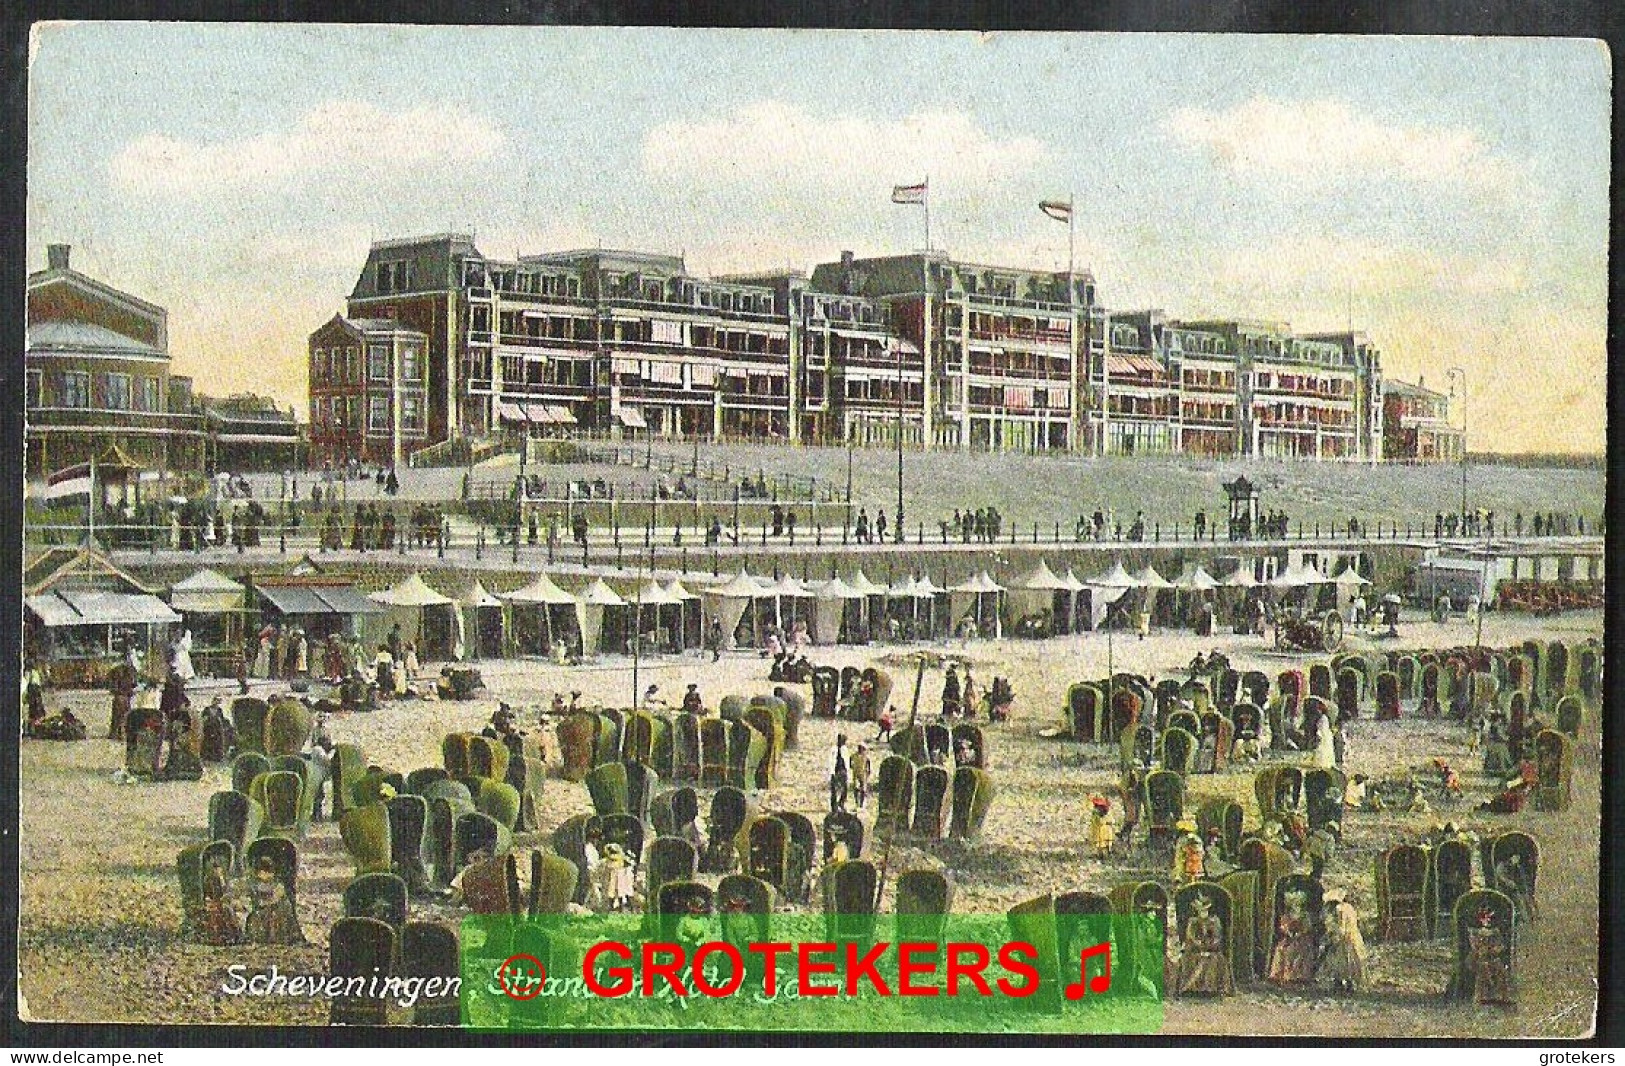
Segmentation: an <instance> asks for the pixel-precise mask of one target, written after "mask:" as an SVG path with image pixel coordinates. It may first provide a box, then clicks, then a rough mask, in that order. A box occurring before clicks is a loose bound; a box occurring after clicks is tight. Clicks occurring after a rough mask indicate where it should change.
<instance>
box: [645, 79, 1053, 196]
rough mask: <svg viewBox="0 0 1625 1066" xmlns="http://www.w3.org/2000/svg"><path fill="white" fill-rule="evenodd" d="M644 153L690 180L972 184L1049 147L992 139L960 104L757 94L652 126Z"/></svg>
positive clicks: (1022, 166)
mask: <svg viewBox="0 0 1625 1066" xmlns="http://www.w3.org/2000/svg"><path fill="white" fill-rule="evenodd" d="M642 155H643V168H644V170H645V171H647V172H648V173H649V174H650V176H651V177H655V178H665V179H673V180H680V181H686V182H692V183H694V184H697V185H704V184H710V183H718V182H727V183H737V182H747V183H749V182H769V183H774V184H780V185H791V186H796V187H806V186H837V187H838V186H852V185H858V184H870V185H875V184H878V185H889V184H892V183H898V184H901V183H907V182H915V181H919V180H920V179H921V178H922V177H924V176H926V175H927V174H929V175H930V176H931V178H932V180H933V181H935V180H937V179H939V178H940V179H943V180H944V181H951V182H958V183H962V184H964V185H966V186H974V185H977V184H987V183H995V182H1003V181H1008V180H1010V179H1013V178H1016V177H1018V176H1021V175H1023V174H1025V173H1026V172H1028V171H1029V170H1031V169H1032V168H1033V167H1034V166H1035V165H1038V164H1040V163H1042V162H1043V161H1044V160H1045V159H1047V158H1048V155H1049V151H1048V149H1047V147H1046V146H1045V145H1044V143H1043V142H1041V141H1039V140H1038V139H1036V138H1033V137H1010V138H1004V139H1001V138H999V137H996V136H994V135H993V134H991V133H989V132H988V131H987V130H985V129H983V128H982V127H981V126H980V125H979V124H978V123H977V122H976V120H975V119H973V118H972V117H971V116H969V115H966V114H963V113H960V112H948V111H927V112H921V113H919V114H914V115H909V116H907V117H906V118H901V119H895V120H875V119H870V118H862V117H857V116H839V117H823V116H818V115H812V114H809V113H808V112H806V111H803V110H801V109H800V108H798V107H796V106H794V105H791V104H787V103H783V102H781V101H777V100H763V101H759V102H757V103H753V104H749V105H747V106H745V107H743V108H741V109H739V111H738V112H737V113H735V114H734V115H732V116H729V117H726V118H719V119H712V120H678V121H674V122H667V123H664V124H662V125H660V126H657V127H655V128H654V129H653V130H651V131H650V132H649V134H648V135H647V136H646V137H645V138H644V141H643V153H642Z"/></svg>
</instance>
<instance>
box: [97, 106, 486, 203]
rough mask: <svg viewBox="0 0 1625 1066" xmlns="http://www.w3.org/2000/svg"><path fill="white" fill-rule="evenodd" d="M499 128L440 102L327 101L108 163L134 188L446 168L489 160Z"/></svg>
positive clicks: (129, 149)
mask: <svg viewBox="0 0 1625 1066" xmlns="http://www.w3.org/2000/svg"><path fill="white" fill-rule="evenodd" d="M502 140H503V138H502V133H501V131H500V130H498V129H497V127H496V126H495V125H494V124H493V123H492V122H491V121H490V120H488V119H486V118H484V117H483V116H480V115H471V114H467V113H465V112H462V111H458V110H454V109H452V108H448V107H443V106H440V105H434V104H430V105H426V106H423V107H414V108H409V109H407V110H404V111H385V110H384V109H382V108H379V107H377V106H374V105H372V104H368V103H361V102H354V101H344V100H330V101H328V102H326V103H323V104H320V105H318V106H317V107H315V108H313V109H312V110H310V111H308V112H306V113H305V114H304V115H303V116H301V117H300V118H299V120H298V121H297V122H296V123H295V124H294V125H293V126H292V127H291V128H288V129H283V130H276V131H271V132H267V133H261V134H256V135H255V136H252V137H246V138H242V139H239V140H233V141H215V142H203V141H196V140H181V139H178V138H175V137H167V136H164V135H163V134H149V135H147V136H145V137H141V138H139V139H137V140H135V141H132V142H130V143H129V144H127V145H125V146H124V147H123V148H122V149H121V150H120V151H119V152H118V153H117V154H116V155H115V156H114V157H113V159H112V161H111V162H110V163H109V171H110V173H111V175H112V178H113V180H114V182H116V183H117V184H119V185H121V186H123V187H125V188H127V189H131V190H134V191H142V192H163V193H194V192H200V191H216V190H221V189H229V188H234V187H242V186H249V185H253V184H256V183H265V182H274V181H278V180H283V179H288V178H293V177H309V176H311V175H315V174H332V173H341V172H342V173H346V175H347V177H349V178H354V177H355V176H356V175H357V174H366V173H371V172H373V171H374V170H381V171H383V172H385V173H396V172H397V170H396V168H400V167H436V166H442V167H443V166H449V165H451V164H452V163H454V162H455V163H458V164H462V163H467V162H470V161H477V160H481V159H487V158H490V157H491V156H492V155H493V154H495V152H496V151H497V149H498V148H499V147H500V146H501V144H502Z"/></svg>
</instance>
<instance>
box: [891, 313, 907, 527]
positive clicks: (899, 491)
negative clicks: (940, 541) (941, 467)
mask: <svg viewBox="0 0 1625 1066" xmlns="http://www.w3.org/2000/svg"><path fill="white" fill-rule="evenodd" d="M893 343H894V344H896V346H897V526H896V529H897V543H899V544H901V543H903V395H904V391H905V390H904V388H903V346H902V344H901V343H898V342H895V341H894V342H893Z"/></svg>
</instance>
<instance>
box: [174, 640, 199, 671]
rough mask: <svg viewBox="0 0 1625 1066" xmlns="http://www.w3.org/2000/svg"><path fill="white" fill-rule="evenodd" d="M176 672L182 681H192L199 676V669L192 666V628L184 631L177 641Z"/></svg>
mask: <svg viewBox="0 0 1625 1066" xmlns="http://www.w3.org/2000/svg"><path fill="white" fill-rule="evenodd" d="M175 673H176V674H178V675H180V679H181V680H182V681H190V680H192V679H193V678H194V677H196V676H197V670H196V669H195V668H193V666H192V631H191V630H190V629H188V630H185V631H183V632H182V633H181V635H180V639H179V640H177V641H175Z"/></svg>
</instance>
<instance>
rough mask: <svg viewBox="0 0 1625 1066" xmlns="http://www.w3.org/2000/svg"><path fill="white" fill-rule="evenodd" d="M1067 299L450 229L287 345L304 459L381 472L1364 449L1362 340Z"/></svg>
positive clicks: (1043, 288)
mask: <svg viewBox="0 0 1625 1066" xmlns="http://www.w3.org/2000/svg"><path fill="white" fill-rule="evenodd" d="M1070 280H1071V285H1070V288H1069V285H1068V276H1067V275H1066V274H1064V273H1056V272H1052V271H1033V270H1024V269H1020V268H1014V267H999V266H988V265H985V264H976V263H968V262H962V261H959V260H955V259H953V258H951V257H950V256H948V255H947V254H946V253H942V252H930V253H915V254H910V255H900V256H882V257H873V258H858V257H856V256H854V255H853V254H852V253H850V252H846V253H842V255H841V258H840V259H839V260H838V261H836V262H830V263H823V264H819V265H817V266H816V267H814V268H813V270H812V272H811V274H810V275H809V274H804V273H801V272H797V271H777V272H765V273H759V274H742V275H733V276H728V277H717V278H704V277H699V276H697V275H694V274H692V273H690V272H689V271H688V269H687V267H686V264H685V263H684V261H683V259H682V257H680V256H670V255H659V254H652V253H646V252H629V251H609V250H603V249H592V250H583V251H570V252H558V253H549V254H543V255H524V256H519V257H517V258H515V259H512V260H499V259H491V258H487V257H486V256H484V255H483V254H481V253H480V251H479V250H478V249H477V248H476V246H475V244H474V241H473V239H472V237H470V236H467V235H461V234H440V235H436V236H432V237H424V238H412V239H406V240H392V241H383V242H379V243H377V244H374V245H373V246H372V248H371V249H370V251H369V254H368V258H367V263H366V265H365V266H364V268H363V269H362V271H361V274H360V277H359V278H358V279H357V281H356V285H355V287H354V289H353V290H352V292H351V294H350V298H349V301H348V308H347V314H348V316H349V317H348V318H344V317H342V316H341V317H340V318H338V319H335V320H334V321H333V322H330V323H328V324H327V325H326V326H324V327H323V330H322V331H318V333H317V334H314V335H313V336H312V338H311V350H312V377H311V381H312V384H311V419H312V445H313V448H314V449H315V452H316V454H317V455H318V456H324V457H330V458H338V457H342V456H343V455H345V454H363V455H365V456H366V457H367V458H369V459H371V460H374V461H384V460H385V459H386V458H387V459H390V460H392V461H399V460H401V459H403V458H404V457H405V456H406V455H409V454H410V453H411V452H413V451H415V450H417V449H419V448H421V447H424V446H429V445H433V444H436V443H438V442H441V441H445V440H448V439H453V438H468V437H484V436H495V435H512V434H515V433H519V432H524V433H528V434H530V435H533V436H537V435H568V434H573V433H592V434H595V435H606V436H618V437H623V438H624V437H637V436H641V435H643V434H653V435H655V436H659V437H666V438H680V437H691V436H700V437H704V438H708V439H724V438H729V439H750V440H778V441H785V442H789V443H802V442H805V443H818V444H829V443H841V442H845V441H852V442H854V443H859V444H882V443H890V442H894V441H895V440H896V434H897V432H898V427H899V426H901V427H902V433H903V437H904V440H905V442H907V443H910V444H913V445H916V446H919V445H924V446H927V447H932V448H954V449H973V450H993V451H1026V452H1039V451H1074V452H1088V453H1093V454H1109V455H1144V454H1176V453H1179V454H1194V455H1210V456H1229V455H1247V456H1267V457H1282V458H1321V459H1373V458H1376V457H1378V456H1380V455H1381V454H1382V444H1381V442H1382V425H1383V404H1382V400H1381V396H1382V391H1381V366H1380V353H1378V352H1377V351H1376V349H1375V348H1374V347H1373V346H1372V345H1371V344H1370V342H1369V341H1368V340H1367V339H1366V338H1365V337H1364V335H1363V334H1359V333H1355V332H1348V333H1330V334H1305V335H1296V334H1293V333H1292V332H1291V331H1290V330H1289V329H1288V328H1287V327H1286V326H1285V325H1283V324H1277V323H1259V322H1247V321H1240V320H1214V321H1194V322H1182V321H1178V320H1170V319H1168V318H1166V317H1165V316H1164V315H1163V314H1162V313H1161V312H1159V311H1143V312H1127V313H1125V312H1108V311H1107V310H1106V309H1105V308H1104V307H1102V306H1101V305H1100V303H1099V301H1098V299H1097V295H1096V286H1095V279H1094V277H1093V275H1092V274H1090V273H1089V272H1087V271H1083V272H1079V273H1077V274H1075V275H1073V276H1072V277H1071V279H1070ZM346 322H348V323H350V324H351V326H352V327H353V328H351V329H350V331H349V333H348V334H345V335H343V336H338V337H325V339H320V340H319V338H324V333H323V331H329V330H336V331H338V332H339V333H340V334H344V332H345V329H346V327H345V326H344V323H346ZM391 329H395V330H400V331H404V332H400V333H399V334H392V335H391V336H392V338H393V339H391V340H389V341H388V342H387V343H389V344H391V345H396V346H399V345H401V344H408V345H410V344H413V343H421V344H423V345H424V350H425V352H426V356H425V358H424V360H423V362H422V378H421V380H410V381H403V382H402V383H401V385H400V389H401V390H402V397H401V400H400V402H399V403H396V401H395V399H394V392H395V389H396V386H395V385H394V384H391V385H390V386H389V388H388V389H387V390H385V391H386V392H387V393H388V395H387V396H386V395H383V394H382V393H374V392H368V391H366V389H368V388H370V387H371V386H372V382H371V380H370V378H369V379H368V380H367V381H365V382H364V381H362V380H360V378H358V377H357V376H356V375H359V374H361V373H362V372H361V371H360V370H354V371H351V370H350V369H349V367H348V364H345V368H346V372H347V373H348V374H349V376H348V377H345V378H344V379H343V381H342V382H341V381H339V380H338V379H337V378H336V377H335V374H334V371H333V369H332V367H333V364H332V363H331V362H327V363H321V361H320V360H318V359H317V358H316V352H317V350H318V349H322V350H326V351H332V350H333V349H334V348H335V346H336V347H337V348H339V349H355V350H356V351H358V352H359V351H361V350H365V349H367V348H368V346H369V345H371V344H373V343H374V341H373V340H367V339H364V338H362V337H360V336H358V335H357V334H356V332H355V331H356V330H360V331H361V332H362V333H365V332H367V331H368V330H371V331H373V332H374V333H378V331H389V330H391ZM414 338H415V339H414ZM378 343H385V342H384V341H382V340H380V341H378ZM319 363H320V364H321V365H318V364H319ZM358 365H359V364H358ZM391 380H393V379H391ZM420 394H421V397H422V407H421V410H420V409H419V408H418V407H417V400H416V397H417V396H418V395H420ZM396 411H400V412H402V413H403V414H404V415H405V416H406V417H404V418H403V420H402V428H401V431H400V432H398V433H396V432H394V417H395V415H394V412H396ZM420 426H421V428H419V427H420ZM385 430H388V431H389V432H388V433H385ZM379 433H384V434H385V435H384V436H374V434H379ZM386 438H387V441H388V445H387V447H386V445H385V443H384V441H385V439H386Z"/></svg>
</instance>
